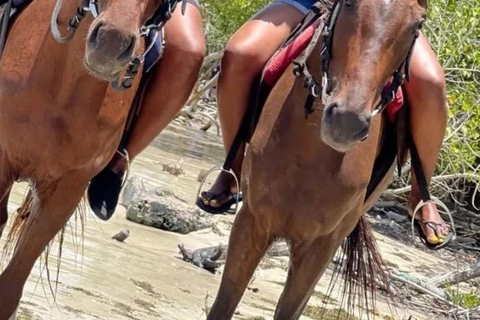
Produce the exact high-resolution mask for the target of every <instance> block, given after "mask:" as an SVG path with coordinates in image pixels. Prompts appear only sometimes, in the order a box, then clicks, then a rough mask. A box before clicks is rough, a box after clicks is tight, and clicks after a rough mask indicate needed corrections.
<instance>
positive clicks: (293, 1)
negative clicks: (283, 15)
mask: <svg viewBox="0 0 480 320" xmlns="http://www.w3.org/2000/svg"><path fill="white" fill-rule="evenodd" d="M274 2H280V3H286V4H289V5H291V6H292V7H294V8H296V9H298V10H299V11H300V12H301V13H303V14H306V13H307V12H308V10H310V8H311V7H312V6H313V4H314V3H315V2H317V1H316V0H275V1H274Z"/></svg>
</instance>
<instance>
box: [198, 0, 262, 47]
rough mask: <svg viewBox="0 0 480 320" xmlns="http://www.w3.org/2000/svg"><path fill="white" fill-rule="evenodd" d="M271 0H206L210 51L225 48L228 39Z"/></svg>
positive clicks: (204, 4)
mask: <svg viewBox="0 0 480 320" xmlns="http://www.w3.org/2000/svg"><path fill="white" fill-rule="evenodd" d="M270 2H271V1H269V0H229V1H224V0H205V1H201V3H202V9H203V13H204V22H205V32H206V34H207V43H208V52H216V51H220V50H223V49H224V47H225V44H226V43H227V41H228V39H229V38H230V36H231V35H232V34H234V33H235V31H237V30H238V28H240V26H242V24H243V23H244V22H245V21H247V20H248V19H250V18H251V17H253V16H254V15H255V13H256V12H258V11H259V10H260V9H261V8H262V7H264V6H265V5H266V4H268V3H270Z"/></svg>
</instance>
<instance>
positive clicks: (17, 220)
mask: <svg viewBox="0 0 480 320" xmlns="http://www.w3.org/2000/svg"><path fill="white" fill-rule="evenodd" d="M32 204H33V194H32V190H31V189H28V192H27V195H26V196H25V197H24V199H23V202H22V204H21V205H20V207H19V208H18V209H17V211H16V213H15V216H14V218H13V222H12V224H11V226H10V230H9V232H8V235H7V239H6V241H5V245H4V248H3V255H2V262H3V263H4V262H5V261H6V260H7V259H8V258H9V257H11V256H12V254H13V253H14V252H15V250H16V248H17V245H18V240H19V239H20V236H21V235H22V233H23V232H24V230H25V225H26V222H27V220H28V218H29V217H30V214H31V211H32Z"/></svg>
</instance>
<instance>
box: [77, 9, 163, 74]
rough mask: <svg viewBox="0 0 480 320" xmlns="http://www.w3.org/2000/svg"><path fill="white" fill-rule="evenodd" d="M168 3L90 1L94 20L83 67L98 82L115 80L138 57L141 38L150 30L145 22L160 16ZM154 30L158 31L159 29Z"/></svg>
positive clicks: (89, 32) (88, 37)
mask: <svg viewBox="0 0 480 320" xmlns="http://www.w3.org/2000/svg"><path fill="white" fill-rule="evenodd" d="M92 2H93V8H92ZM167 2H168V0H95V1H92V0H90V8H91V11H92V13H93V15H94V17H95V16H96V18H95V19H94V21H93V22H92V24H91V25H90V28H89V30H88V35H87V44H86V52H85V58H84V64H85V66H86V68H87V69H88V70H89V71H90V72H91V73H92V74H93V75H94V76H96V77H98V78H100V79H104V80H108V81H113V80H115V79H116V78H117V77H118V74H119V73H120V72H121V71H122V70H125V68H127V66H128V65H129V64H130V63H131V62H132V61H133V60H134V59H135V58H136V57H137V55H136V54H137V51H138V49H139V46H140V39H141V37H142V36H145V33H148V32H149V31H151V30H150V29H148V27H149V26H146V24H147V22H148V23H150V22H151V21H150V20H151V19H155V18H156V16H157V15H159V14H161V13H160V7H161V6H162V5H163V4H164V3H167ZM95 11H97V12H95ZM157 18H158V17H157ZM149 25H150V24H149ZM152 25H153V24H152ZM152 25H150V26H152ZM157 27H158V26H157ZM153 31H157V32H158V28H157V29H156V30H153ZM141 33H142V34H141Z"/></svg>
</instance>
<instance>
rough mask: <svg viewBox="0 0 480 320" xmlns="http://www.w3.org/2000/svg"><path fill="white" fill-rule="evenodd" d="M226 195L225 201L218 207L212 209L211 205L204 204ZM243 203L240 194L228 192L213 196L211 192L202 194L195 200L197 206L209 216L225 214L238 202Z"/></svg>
mask: <svg viewBox="0 0 480 320" xmlns="http://www.w3.org/2000/svg"><path fill="white" fill-rule="evenodd" d="M221 195H226V196H227V198H226V201H225V202H224V203H223V204H222V205H221V206H219V207H212V206H211V205H208V204H205V202H207V203H210V202H211V201H212V200H215V201H216V199H217V198H218V197H219V196H221ZM240 201H243V196H242V193H232V192H230V191H224V192H222V193H219V194H215V193H213V192H211V191H206V192H202V195H201V196H200V197H198V198H197V201H196V204H197V206H198V207H199V208H200V209H202V210H203V211H206V212H208V213H211V214H225V213H226V212H227V211H229V210H230V208H231V207H232V205H234V204H237V203H238V202H240Z"/></svg>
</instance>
